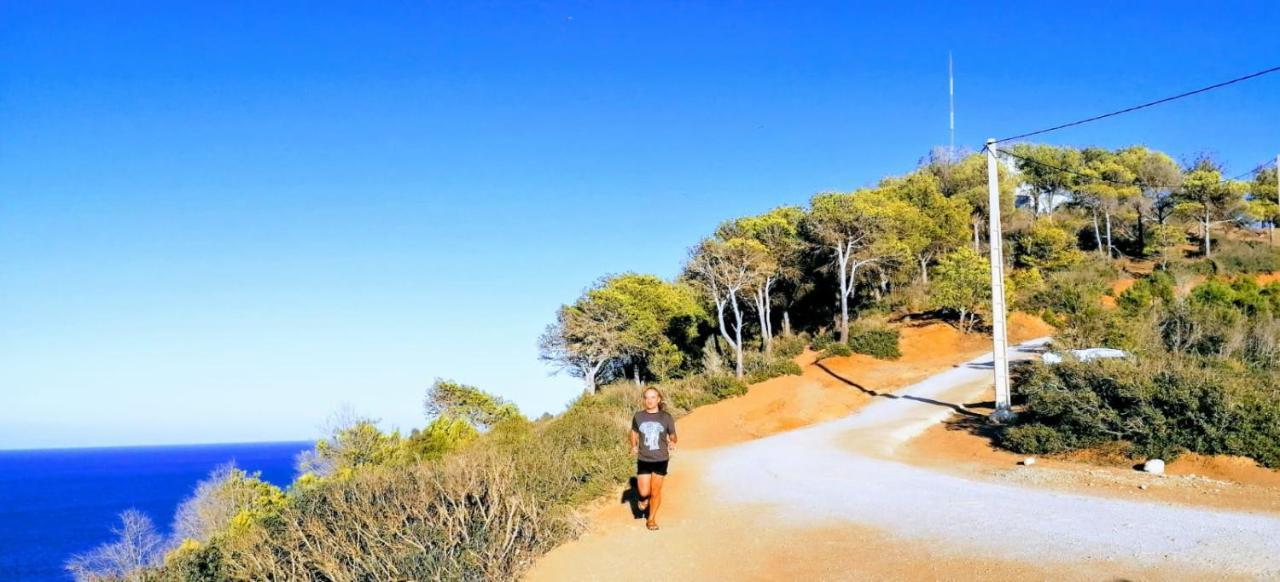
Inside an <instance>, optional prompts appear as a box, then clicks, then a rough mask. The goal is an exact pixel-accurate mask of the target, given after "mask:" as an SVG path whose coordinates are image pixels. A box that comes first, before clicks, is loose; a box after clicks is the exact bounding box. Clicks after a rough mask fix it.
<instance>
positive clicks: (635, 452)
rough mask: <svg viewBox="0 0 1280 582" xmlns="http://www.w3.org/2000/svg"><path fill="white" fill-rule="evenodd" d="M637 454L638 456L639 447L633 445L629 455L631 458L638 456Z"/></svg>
mask: <svg viewBox="0 0 1280 582" xmlns="http://www.w3.org/2000/svg"><path fill="white" fill-rule="evenodd" d="M639 454H640V447H637V446H634V445H633V446H632V447H631V455H632V456H635V455H639Z"/></svg>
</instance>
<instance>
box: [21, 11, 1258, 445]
mask: <svg viewBox="0 0 1280 582" xmlns="http://www.w3.org/2000/svg"><path fill="white" fill-rule="evenodd" d="M188 4H189V5H187V6H181V5H178V4H176V3H174V4H169V5H165V4H163V3H149V2H137V3H129V2H118V3H116V2H113V3H73V2H53V1H51V2H28V3H6V4H5V5H4V6H3V7H2V8H0V46H3V47H4V50H2V51H0V448H15V447H16V448H22V447H43V446H80V445H113V444H142V443H183V442H220V441H255V440H284V439H298V438H310V437H314V436H316V435H317V434H318V426H319V425H321V424H322V423H323V422H324V420H325V417H326V416H327V415H329V414H330V413H331V412H333V411H335V410H337V409H338V408H339V407H341V406H343V405H344V404H345V405H350V406H351V407H352V408H353V409H355V410H356V411H359V412H361V413H364V414H368V415H370V416H373V417H377V418H381V419H382V420H383V424H384V426H386V427H401V428H405V429H408V428H411V427H414V426H419V425H421V424H422V423H423V422H424V420H423V416H422V408H421V400H422V396H423V394H424V391H425V389H426V388H427V387H428V386H429V385H430V383H431V381H432V379H433V378H435V377H448V378H454V379H457V380H459V381H463V382H467V383H473V384H477V385H479V386H481V387H483V388H485V389H487V390H489V391H492V392H495V393H498V394H500V395H502V396H505V397H507V398H509V399H511V400H513V401H515V402H516V403H517V404H518V405H519V406H520V408H521V409H522V410H523V411H524V412H525V413H526V414H529V415H537V414H540V413H542V412H544V411H553V412H554V411H558V410H560V409H561V408H562V407H563V405H564V404H565V403H566V402H567V401H568V400H570V399H571V398H572V397H573V396H574V395H576V394H577V393H578V391H579V384H578V382H577V381H576V380H574V379H572V378H567V377H563V376H559V377H551V376H549V375H548V372H549V370H548V369H547V368H546V367H544V366H543V365H542V364H541V363H540V362H538V361H537V358H536V348H535V343H536V339H537V336H538V334H539V333H541V331H542V330H543V328H544V327H545V325H546V324H547V323H548V322H549V321H550V320H551V319H552V317H553V315H554V312H555V310H556V308H557V307H558V306H559V305H560V304H562V303H565V302H568V301H572V300H573V299H574V298H575V297H576V296H577V294H578V293H579V292H580V291H581V290H582V289H583V288H584V287H586V286H587V285H589V284H590V283H591V282H592V281H593V280H595V279H596V278H598V277H599V276H601V275H603V274H606V273H614V272H622V271H641V272H651V273H656V274H659V275H662V276H672V275H674V274H675V273H676V272H677V270H678V268H679V265H680V262H681V260H682V258H683V256H684V253H685V249H686V248H687V247H688V246H689V245H691V244H693V243H694V242H695V241H696V240H697V239H698V238H699V237H700V236H702V235H704V234H706V233H708V232H709V231H710V230H712V229H713V228H714V226H715V225H716V223H718V222H719V221H720V220H723V219H725V218H728V217H731V216H737V215H743V214H747V213H754V212H759V211H763V210H766V209H768V208H770V207H773V206H776V205H779V204H788V203H802V202H804V201H805V200H807V199H808V197H809V196H810V195H811V194H812V193H814V192H818V191H822V190H830V189H850V188H854V187H857V186H861V185H865V184H867V183H870V182H873V181H875V180H876V179H878V178H879V177H881V176H884V175H886V174H893V173H900V172H904V171H907V170H909V169H910V168H911V167H912V166H913V165H914V164H915V162H916V161H917V160H918V159H919V158H920V157H921V156H922V155H924V154H925V153H926V152H927V151H928V149H929V148H930V146H933V145H938V144H942V143H945V142H946V140H947V131H946V122H947V96H946V58H947V51H948V50H950V51H953V52H954V55H955V63H956V64H955V68H956V75H957V81H956V90H957V95H956V105H957V109H958V113H957V125H958V127H957V134H958V141H959V142H960V143H961V144H966V145H977V144H980V143H981V142H982V141H983V139H984V138H986V137H992V136H994V137H1003V136H1007V135H1011V134H1014V133H1021V132H1023V131H1026V130H1031V129H1038V128H1040V127H1043V126H1046V125H1054V124H1056V123H1059V122H1062V121H1068V120H1071V119H1075V118H1078V117H1083V116H1088V115H1091V114H1094V113H1098V112H1101V111H1106V110H1110V109H1115V108H1119V107H1124V106H1128V105H1131V104H1134V103H1136V102H1140V101H1145V100H1148V99H1150V98H1154V97H1160V96H1164V95H1167V94H1171V93H1176V92H1179V91H1182V90H1186V89H1190V88H1194V87H1197V86H1200V85H1205V84H1209V83H1212V82H1216V81H1220V80H1223V79H1227V78H1231V77H1234V76H1237V75H1240V74H1244V73H1248V72H1252V71H1255V70H1259V69H1263V68H1266V67H1270V66H1274V65H1276V64H1280V35H1277V34H1275V30H1276V24H1277V23H1280V4H1276V3H1262V2H1256V3H1219V4H1215V7H1214V8H1213V10H1212V14H1206V9H1205V8H1203V7H1198V6H1197V4H1196V3H1186V4H1184V5H1177V4H1170V3H1159V4H1156V3H1151V4H1142V3H1124V5H1123V6H1118V5H1117V6H1112V4H1115V3H1072V5H1071V6H1048V5H1045V6H1040V5H1039V4H1040V3H1025V2H1024V3H988V4H981V5H980V4H972V3H969V4H964V3H945V4H943V3H940V4H937V5H933V4H916V5H905V4H898V5H893V6H891V5H890V4H888V3H884V4H875V5H850V4H849V3H831V4H805V5H804V6H799V5H796V3H770V4H763V3H762V4H754V3H724V4H712V3H697V4H694V3H679V4H675V3H651V2H633V3H599V2H596V3H547V2H540V3H519V4H510V5H507V4H498V3H484V4H480V3H474V4H470V5H467V3H456V4H455V3H434V2H399V3H397V2H384V3H351V4H336V3H334V4H329V3H321V2H307V3H293V4H290V3H284V2H271V3H263V2H243V3H235V2H218V3H188ZM1278 126H1280V75H1276V76H1274V77H1266V78H1262V79H1259V80H1256V81H1252V82H1249V83H1246V84H1242V85H1238V86H1235V87H1232V88H1230V89H1227V90H1223V91H1218V92H1214V93H1210V94H1207V95H1202V96H1198V97H1195V98H1192V99H1188V100H1185V101H1182V102H1179V103H1177V104H1175V105H1171V106H1167V107H1163V108H1159V109H1155V110H1149V111H1144V112H1141V113H1137V114H1133V115H1129V116H1126V117H1123V118H1118V119H1114V120H1109V121H1106V122H1101V123H1098V124H1094V125H1089V126H1084V127H1081V128H1074V129H1071V130H1067V131H1063V132H1059V133H1055V134H1052V135H1050V136H1046V138H1045V141H1049V142H1052V143H1061V144H1073V145H1101V146H1107V147H1116V146H1123V145H1129V144H1133V143H1144V144H1147V145H1150V146H1152V147H1156V148H1159V149H1163V150H1165V151H1167V152H1169V153H1171V154H1173V155H1174V156H1175V157H1182V156H1189V155H1192V154H1195V153H1196V152H1200V151H1211V152H1214V153H1215V154H1217V155H1218V156H1219V157H1220V158H1221V159H1222V160H1224V161H1225V162H1226V163H1227V166H1228V169H1229V170H1231V171H1232V172H1233V173H1235V172H1241V171H1244V170H1247V169H1249V168H1250V167H1252V166H1253V165H1255V164H1256V163H1258V162H1260V161H1263V160H1265V159H1267V158H1268V157H1270V156H1274V155H1275V154H1276V153H1277V151H1278V150H1280V137H1278V134H1277V132H1276V129H1277V127H1278Z"/></svg>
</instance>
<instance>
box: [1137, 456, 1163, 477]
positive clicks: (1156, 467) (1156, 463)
mask: <svg viewBox="0 0 1280 582" xmlns="http://www.w3.org/2000/svg"><path fill="white" fill-rule="evenodd" d="M1142 470H1143V471H1146V472H1148V473H1151V474H1152V475H1163V474H1164V461H1162V460H1160V459H1150V460H1148V461H1147V462H1145V463H1143V464H1142Z"/></svg>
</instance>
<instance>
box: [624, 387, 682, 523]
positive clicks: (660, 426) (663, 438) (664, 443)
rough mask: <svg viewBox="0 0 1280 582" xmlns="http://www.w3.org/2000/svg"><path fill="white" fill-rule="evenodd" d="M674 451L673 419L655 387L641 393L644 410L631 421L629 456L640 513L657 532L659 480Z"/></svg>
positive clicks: (665, 472) (660, 501)
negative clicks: (633, 458) (633, 459)
mask: <svg viewBox="0 0 1280 582" xmlns="http://www.w3.org/2000/svg"><path fill="white" fill-rule="evenodd" d="M675 450H676V420H675V419H674V418H672V417H671V414H670V413H668V412H667V411H666V404H664V403H663V401H662V393H661V392H659V391H658V389H657V388H646V389H645V391H644V410H641V411H640V412H637V413H636V415H635V416H634V417H632V418H631V454H633V455H636V489H637V493H638V494H639V495H638V496H639V499H640V502H639V503H638V504H637V505H638V507H639V508H640V511H647V513H648V516H649V519H648V521H647V522H646V523H645V526H647V527H648V528H649V529H650V530H656V529H658V519H657V516H658V507H659V506H660V505H662V480H663V479H664V478H665V477H666V476H667V463H668V462H669V461H670V460H671V453H672V452H674V451H675Z"/></svg>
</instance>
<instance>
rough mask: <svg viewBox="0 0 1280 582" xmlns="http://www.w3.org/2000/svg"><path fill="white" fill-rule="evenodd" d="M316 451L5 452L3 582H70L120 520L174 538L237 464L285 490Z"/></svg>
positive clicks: (1, 471) (261, 447)
mask: <svg viewBox="0 0 1280 582" xmlns="http://www.w3.org/2000/svg"><path fill="white" fill-rule="evenodd" d="M311 446H312V443H307V442H296V443H255V444H227V445H183V446H165V447H119V448H93V449H45V450H29V451H0V580H2V581H5V582H8V581H11V580H70V579H71V577H70V576H69V575H68V574H67V573H66V572H65V571H64V570H63V569H62V565H63V563H64V562H66V560H67V559H68V558H69V557H71V556H72V555H73V554H76V553H80V552H85V551H88V550H91V549H93V548H94V547H96V546H97V545H99V544H101V543H104V542H107V541H111V540H112V538H113V535H112V533H111V528H112V527H115V526H117V525H118V524H119V519H118V517H117V516H118V515H119V513H120V512H122V511H124V510H126V509H129V508H134V509H137V510H139V511H142V512H143V513H145V514H147V515H148V516H149V517H150V518H151V520H152V521H154V522H155V524H156V527H157V529H159V530H160V531H162V532H163V533H164V534H165V535H168V533H169V529H170V526H171V525H172V521H173V514H174V511H175V510H176V509H177V507H178V504H179V503H181V502H182V501H183V500H184V499H186V498H187V497H188V496H189V495H191V493H192V491H194V489H195V486H196V483H197V482H199V481H200V480H202V479H204V478H206V477H207V476H208V475H209V472H210V471H212V470H213V469H214V468H215V467H217V466H218V465H221V464H223V463H227V462H230V461H234V462H235V463H236V466H238V467H240V468H241V469H244V470H246V471H250V472H252V471H261V472H262V477H263V479H265V480H267V481H269V482H271V483H274V484H276V485H280V486H282V487H283V486H286V485H288V484H289V483H291V482H292V481H293V477H294V469H293V461H294V457H295V456H296V455H297V454H298V453H299V452H301V451H303V450H305V449H308V448H311Z"/></svg>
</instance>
